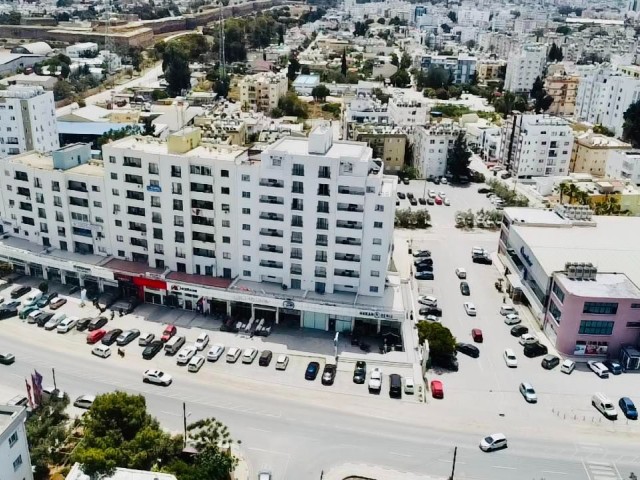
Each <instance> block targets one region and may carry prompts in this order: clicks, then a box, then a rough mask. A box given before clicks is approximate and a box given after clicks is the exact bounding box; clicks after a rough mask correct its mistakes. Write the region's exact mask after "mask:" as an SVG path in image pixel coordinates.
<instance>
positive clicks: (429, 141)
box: [413, 122, 464, 178]
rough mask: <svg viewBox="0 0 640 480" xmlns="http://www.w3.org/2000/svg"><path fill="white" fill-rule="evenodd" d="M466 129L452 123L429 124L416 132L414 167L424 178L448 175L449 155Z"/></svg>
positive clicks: (420, 127) (418, 128)
mask: <svg viewBox="0 0 640 480" xmlns="http://www.w3.org/2000/svg"><path fill="white" fill-rule="evenodd" d="M463 131H464V129H462V128H460V127H459V126H457V125H455V124H454V123H452V122H439V123H429V124H427V125H423V126H419V127H417V128H416V129H415V131H414V143H413V165H414V167H416V168H417V169H418V170H419V171H420V175H421V177H422V178H429V177H442V176H444V175H445V174H446V173H447V154H448V152H449V147H450V146H451V145H453V142H454V141H455V139H456V137H457V136H458V134H459V133H460V132H463Z"/></svg>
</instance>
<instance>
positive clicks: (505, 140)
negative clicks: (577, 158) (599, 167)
mask: <svg viewBox="0 0 640 480" xmlns="http://www.w3.org/2000/svg"><path fill="white" fill-rule="evenodd" d="M572 148H573V130H572V128H571V126H570V125H569V123H568V122H567V121H566V120H563V119H561V118H557V117H551V116H549V115H534V114H520V115H513V116H511V117H509V118H508V119H507V121H506V122H505V124H504V126H503V127H502V140H501V155H500V156H501V161H502V164H503V165H505V166H506V168H507V169H508V170H509V171H510V172H511V173H512V175H514V176H516V177H518V178H531V177H548V176H564V175H567V174H568V173H569V163H570V161H571V149H572Z"/></svg>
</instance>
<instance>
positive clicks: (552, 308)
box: [549, 300, 562, 325]
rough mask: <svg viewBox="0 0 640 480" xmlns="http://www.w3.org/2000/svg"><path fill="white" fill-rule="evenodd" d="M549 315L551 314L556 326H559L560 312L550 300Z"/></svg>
mask: <svg viewBox="0 0 640 480" xmlns="http://www.w3.org/2000/svg"><path fill="white" fill-rule="evenodd" d="M549 313H550V314H551V316H552V317H553V319H554V320H555V321H556V322H557V323H558V325H560V318H561V317H562V312H561V311H560V309H559V308H558V306H557V305H556V302H554V301H553V300H551V302H550V303H549Z"/></svg>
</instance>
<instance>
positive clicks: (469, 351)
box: [456, 343, 480, 358]
mask: <svg viewBox="0 0 640 480" xmlns="http://www.w3.org/2000/svg"><path fill="white" fill-rule="evenodd" d="M456 351H458V352H460V353H464V354H465V355H469V356H470V357H472V358H478V357H479V356H480V349H479V348H478V347H476V346H475V345H471V344H470V343H457V344H456Z"/></svg>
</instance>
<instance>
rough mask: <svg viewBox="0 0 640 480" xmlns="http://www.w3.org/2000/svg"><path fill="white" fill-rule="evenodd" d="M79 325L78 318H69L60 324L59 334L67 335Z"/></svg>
mask: <svg viewBox="0 0 640 480" xmlns="http://www.w3.org/2000/svg"><path fill="white" fill-rule="evenodd" d="M76 323H78V317H68V318H65V319H64V320H62V321H61V322H60V323H59V324H58V333H67V332H69V331H70V330H73V329H74V327H75V326H76Z"/></svg>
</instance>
